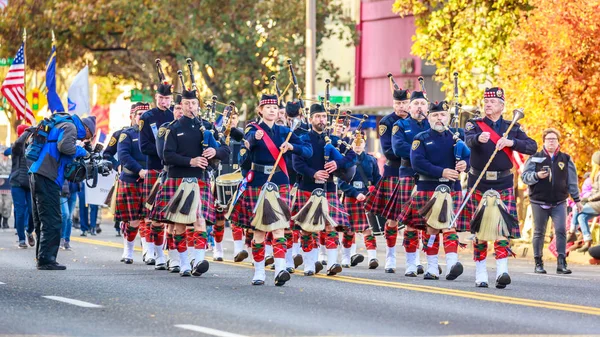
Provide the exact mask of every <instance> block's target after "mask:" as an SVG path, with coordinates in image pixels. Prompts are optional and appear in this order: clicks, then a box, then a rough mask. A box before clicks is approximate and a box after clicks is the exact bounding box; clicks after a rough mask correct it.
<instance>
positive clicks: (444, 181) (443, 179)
mask: <svg viewBox="0 0 600 337" xmlns="http://www.w3.org/2000/svg"><path fill="white" fill-rule="evenodd" d="M449 181H450V179H448V178H440V179H439V182H440V183H447V182H449Z"/></svg>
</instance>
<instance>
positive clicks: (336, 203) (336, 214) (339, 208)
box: [292, 190, 350, 232]
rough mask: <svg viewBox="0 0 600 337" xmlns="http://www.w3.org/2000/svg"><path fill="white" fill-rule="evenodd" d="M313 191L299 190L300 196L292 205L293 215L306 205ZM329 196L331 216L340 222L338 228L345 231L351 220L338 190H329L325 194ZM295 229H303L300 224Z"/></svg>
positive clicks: (339, 230)
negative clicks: (346, 213)
mask: <svg viewBox="0 0 600 337" xmlns="http://www.w3.org/2000/svg"><path fill="white" fill-rule="evenodd" d="M311 194H312V191H302V190H298V197H297V198H296V204H295V205H294V206H293V207H292V215H296V213H298V212H299V211H300V209H301V208H302V207H303V206H304V205H306V203H307V202H308V199H310V196H311ZM325 196H326V197H327V201H328V202H329V216H330V217H331V218H332V219H333V220H334V221H335V222H336V223H337V224H338V227H336V230H337V231H338V232H345V231H346V229H349V228H350V222H349V221H348V216H347V215H345V214H344V213H343V212H346V210H345V209H344V206H343V205H342V203H341V202H340V198H338V196H337V192H336V191H327V193H326V194H325ZM293 230H302V228H300V226H297V225H294V228H293Z"/></svg>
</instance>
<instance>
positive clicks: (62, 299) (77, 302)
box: [42, 296, 102, 308]
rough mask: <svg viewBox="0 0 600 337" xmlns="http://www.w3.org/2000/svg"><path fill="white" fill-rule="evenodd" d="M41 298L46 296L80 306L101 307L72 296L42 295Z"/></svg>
mask: <svg viewBox="0 0 600 337" xmlns="http://www.w3.org/2000/svg"><path fill="white" fill-rule="evenodd" d="M42 297H43V298H47V299H49V300H55V301H59V302H63V303H68V304H73V305H76V306H78V307H82V308H102V306H101V305H98V304H94V303H89V302H84V301H80V300H74V299H72V298H66V297H60V296H42Z"/></svg>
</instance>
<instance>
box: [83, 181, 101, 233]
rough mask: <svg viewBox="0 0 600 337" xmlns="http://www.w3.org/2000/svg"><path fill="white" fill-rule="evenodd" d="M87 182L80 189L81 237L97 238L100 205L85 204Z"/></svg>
mask: <svg viewBox="0 0 600 337" xmlns="http://www.w3.org/2000/svg"><path fill="white" fill-rule="evenodd" d="M85 189H86V186H85V181H84V182H82V183H81V184H80V189H79V225H80V226H81V236H87V234H88V233H89V234H90V235H91V236H96V222H97V219H98V205H87V204H86V203H85Z"/></svg>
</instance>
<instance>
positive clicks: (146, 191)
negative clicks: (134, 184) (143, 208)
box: [142, 170, 161, 202]
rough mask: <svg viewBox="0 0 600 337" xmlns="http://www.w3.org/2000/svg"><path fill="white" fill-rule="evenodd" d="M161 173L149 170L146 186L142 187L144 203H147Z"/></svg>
mask: <svg viewBox="0 0 600 337" xmlns="http://www.w3.org/2000/svg"><path fill="white" fill-rule="evenodd" d="M160 172H161V171H157V170H148V173H146V177H144V185H143V186H142V195H143V196H144V202H146V199H148V195H149V194H150V191H151V190H152V186H154V183H155V182H156V180H157V179H158V175H159V174H160Z"/></svg>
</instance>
